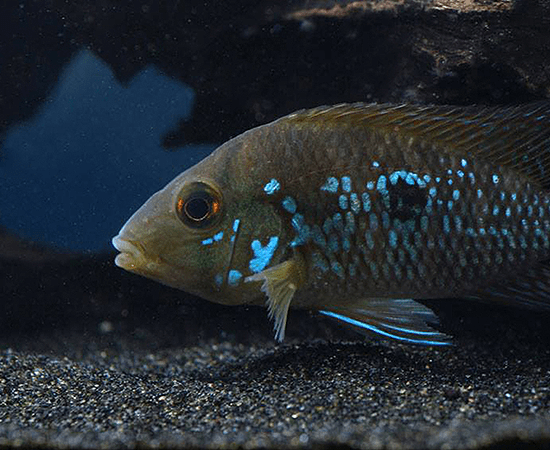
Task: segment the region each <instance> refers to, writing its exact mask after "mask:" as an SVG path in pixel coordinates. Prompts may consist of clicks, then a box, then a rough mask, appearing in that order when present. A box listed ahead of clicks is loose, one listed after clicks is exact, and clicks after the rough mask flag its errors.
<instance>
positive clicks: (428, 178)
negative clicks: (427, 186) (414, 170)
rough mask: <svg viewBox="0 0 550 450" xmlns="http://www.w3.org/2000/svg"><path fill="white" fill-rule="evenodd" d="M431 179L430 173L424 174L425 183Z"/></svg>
mask: <svg viewBox="0 0 550 450" xmlns="http://www.w3.org/2000/svg"><path fill="white" fill-rule="evenodd" d="M430 180H431V178H430V176H429V175H424V182H425V183H429V182H430Z"/></svg>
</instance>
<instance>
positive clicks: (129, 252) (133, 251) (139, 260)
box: [112, 235, 145, 271]
mask: <svg viewBox="0 0 550 450" xmlns="http://www.w3.org/2000/svg"><path fill="white" fill-rule="evenodd" d="M112 243H113V247H115V248H116V249H117V250H118V251H119V252H120V254H118V255H117V256H116V258H115V264H116V265H117V266H118V267H120V268H122V269H125V270H129V271H135V270H137V269H138V268H139V267H140V266H141V265H143V261H144V260H145V258H144V254H143V250H142V249H141V248H140V246H139V245H138V244H136V243H134V242H132V241H129V240H128V239H124V238H122V237H120V235H117V236H115V237H114V238H113V240H112Z"/></svg>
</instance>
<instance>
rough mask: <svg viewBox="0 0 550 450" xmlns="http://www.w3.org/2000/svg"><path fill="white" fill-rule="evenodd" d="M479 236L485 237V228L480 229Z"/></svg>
mask: <svg viewBox="0 0 550 450" xmlns="http://www.w3.org/2000/svg"><path fill="white" fill-rule="evenodd" d="M479 234H481V235H482V236H485V228H480V229H479Z"/></svg>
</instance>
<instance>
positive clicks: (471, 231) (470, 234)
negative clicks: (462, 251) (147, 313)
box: [466, 227, 477, 237]
mask: <svg viewBox="0 0 550 450" xmlns="http://www.w3.org/2000/svg"><path fill="white" fill-rule="evenodd" d="M466 234H467V235H468V236H472V237H476V236H477V233H476V231H475V230H474V229H473V228H472V227H468V228H466Z"/></svg>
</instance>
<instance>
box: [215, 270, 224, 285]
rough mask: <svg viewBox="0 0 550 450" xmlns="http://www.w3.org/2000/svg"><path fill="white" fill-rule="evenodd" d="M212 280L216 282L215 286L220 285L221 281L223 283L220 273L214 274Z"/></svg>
mask: <svg viewBox="0 0 550 450" xmlns="http://www.w3.org/2000/svg"><path fill="white" fill-rule="evenodd" d="M214 282H215V283H216V285H217V286H221V285H222V283H223V276H222V274H221V273H218V274H216V276H215V277H214Z"/></svg>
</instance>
